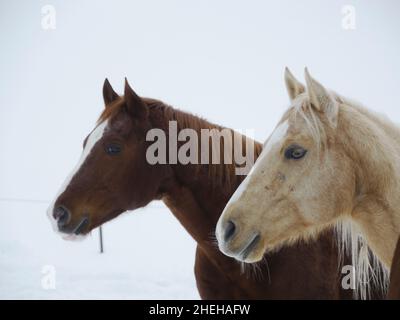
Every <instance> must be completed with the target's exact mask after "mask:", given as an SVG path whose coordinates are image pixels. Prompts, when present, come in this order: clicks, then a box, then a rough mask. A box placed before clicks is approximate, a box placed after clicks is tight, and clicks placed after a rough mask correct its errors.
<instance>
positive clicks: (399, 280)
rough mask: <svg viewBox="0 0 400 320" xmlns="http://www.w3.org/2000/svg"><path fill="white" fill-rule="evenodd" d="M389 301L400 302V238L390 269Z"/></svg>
mask: <svg viewBox="0 0 400 320" xmlns="http://www.w3.org/2000/svg"><path fill="white" fill-rule="evenodd" d="M388 299H391V300H400V238H399V240H398V241H397V246H396V251H395V253H394V256H393V262H392V267H391V269H390V285H389V294H388Z"/></svg>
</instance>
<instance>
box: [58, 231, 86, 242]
mask: <svg viewBox="0 0 400 320" xmlns="http://www.w3.org/2000/svg"><path fill="white" fill-rule="evenodd" d="M58 234H60V236H61V238H62V239H63V240H67V241H75V242H80V241H83V240H85V239H86V238H87V235H88V233H86V234H74V233H62V232H58Z"/></svg>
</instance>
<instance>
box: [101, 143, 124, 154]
mask: <svg viewBox="0 0 400 320" xmlns="http://www.w3.org/2000/svg"><path fill="white" fill-rule="evenodd" d="M121 150H122V147H121V146H120V145H119V144H116V143H110V144H108V145H106V148H105V151H106V153H107V154H109V155H111V156H114V155H116V154H118V153H120V152H121Z"/></svg>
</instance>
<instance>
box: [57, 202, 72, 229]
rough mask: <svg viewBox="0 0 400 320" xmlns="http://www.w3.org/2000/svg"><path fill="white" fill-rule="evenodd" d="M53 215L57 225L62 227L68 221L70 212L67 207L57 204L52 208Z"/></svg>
mask: <svg viewBox="0 0 400 320" xmlns="http://www.w3.org/2000/svg"><path fill="white" fill-rule="evenodd" d="M53 217H54V219H56V220H57V225H58V227H59V228H62V227H64V226H65V225H66V224H67V223H68V222H69V219H70V217H71V214H70V213H69V211H68V210H67V208H65V207H63V206H59V207H57V208H56V209H55V210H54V213H53Z"/></svg>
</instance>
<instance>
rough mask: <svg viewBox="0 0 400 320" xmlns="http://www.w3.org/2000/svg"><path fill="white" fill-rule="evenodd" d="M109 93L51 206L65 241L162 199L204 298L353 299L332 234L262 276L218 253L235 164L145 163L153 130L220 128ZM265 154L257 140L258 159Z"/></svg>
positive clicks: (235, 181) (275, 258)
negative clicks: (192, 252)
mask: <svg viewBox="0 0 400 320" xmlns="http://www.w3.org/2000/svg"><path fill="white" fill-rule="evenodd" d="M103 95H104V101H105V105H106V107H105V109H104V111H103V113H102V114H101V116H100V119H99V120H98V122H97V125H96V127H95V128H94V130H93V131H92V132H91V133H90V134H89V135H88V137H86V139H85V140H84V144H83V152H82V156H81V159H80V161H79V163H78V165H77V166H76V168H75V170H74V171H73V173H72V174H71V175H70V176H69V178H68V179H67V180H66V182H65V183H64V185H63V187H62V188H61V191H60V192H59V194H58V195H57V197H56V199H55V200H54V203H53V204H52V205H51V206H50V208H49V212H48V213H49V216H50V219H51V220H52V223H53V226H54V227H55V229H56V230H57V231H59V232H61V233H62V234H63V236H64V237H66V238H69V239H73V238H76V237H77V236H82V235H86V234H87V233H89V232H90V231H91V230H92V229H94V228H96V227H97V226H99V225H101V224H103V223H105V222H106V221H108V220H111V219H113V218H115V217H117V216H118V215H119V214H120V213H122V212H124V211H126V210H134V209H137V208H141V207H144V206H146V205H147V204H148V203H149V202H151V201H152V200H155V199H162V200H163V201H164V203H165V204H166V205H167V206H168V207H169V208H170V210H171V211H172V213H173V214H174V215H175V217H176V218H177V219H178V220H179V221H180V223H181V224H182V225H183V226H184V227H185V228H186V230H187V231H188V232H189V233H190V235H191V236H192V237H193V238H194V239H195V241H196V242H197V244H198V245H197V251H196V261H195V276H196V281H197V286H198V289H199V292H200V296H201V297H202V298H203V299H280V298H289V299H296V298H309V299H318V298H319V299H338V298H351V297H352V293H353V292H352V291H353V290H344V289H342V286H341V274H340V269H338V266H339V257H338V254H337V248H336V244H335V241H334V238H333V237H332V234H331V232H327V233H326V234H324V235H322V237H321V239H320V241H319V242H315V243H309V244H298V245H297V246H296V247H292V248H285V249H283V250H281V251H279V252H277V253H274V254H269V255H266V260H267V262H266V263H265V262H264V263H260V264H259V265H258V266H257V270H256V271H257V272H256V274H255V273H251V274H250V275H249V274H247V275H246V274H245V273H243V270H242V267H243V266H242V265H241V264H239V263H238V262H237V261H235V260H234V259H231V258H228V257H226V256H225V255H223V254H222V253H221V252H219V250H218V248H217V246H216V245H215V240H213V239H212V237H211V235H212V234H213V232H214V229H215V225H216V222H217V220H218V217H219V215H220V213H221V212H222V209H223V208H224V206H225V204H226V203H227V201H228V199H229V198H230V196H231V195H232V194H233V192H234V191H235V189H236V188H237V186H238V185H239V184H240V183H241V181H242V179H243V178H242V176H238V175H236V174H235V170H234V165H233V164H213V165H206V164H188V165H182V164H180V163H177V164H153V165H151V164H149V163H148V161H147V160H146V150H147V149H148V147H149V144H150V142H148V141H146V133H147V132H148V131H149V130H150V129H152V128H159V129H161V130H163V131H164V132H166V133H167V134H168V127H169V126H168V125H169V122H170V121H176V122H177V124H178V128H179V129H183V128H192V129H194V130H196V131H197V132H200V130H201V129H203V128H207V129H210V128H211V129H221V127H219V126H216V125H213V124H211V123H209V122H207V121H205V120H203V119H201V118H198V117H195V116H193V115H191V114H188V113H185V112H182V111H179V110H177V109H174V108H172V107H170V106H167V105H165V104H164V103H162V102H160V101H157V100H153V99H147V98H140V97H139V96H137V95H136V93H135V92H134V91H133V90H132V89H131V88H130V87H129V85H128V83H127V82H126V83H125V94H124V96H123V97H120V96H119V95H118V94H117V93H115V92H114V90H113V89H112V88H111V86H110V84H109V82H108V81H107V80H106V81H105V83H104V88H103ZM243 140H246V138H245V137H243ZM167 141H168V139H167ZM222 142H223V141H222ZM180 143H181V142H180ZM231 151H232V152H233V150H231ZM260 151H261V145H260V144H258V143H256V147H255V153H256V154H255V156H256V157H257V156H258V154H259V153H260ZM160 241H162V240H161V239H160ZM160 263H163V262H162V261H160ZM375 296H376V297H378V296H379V293H378V292H376V295H375Z"/></svg>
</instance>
